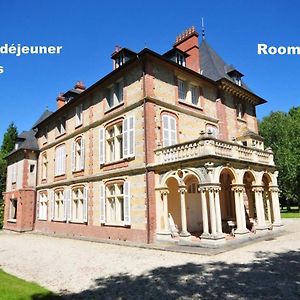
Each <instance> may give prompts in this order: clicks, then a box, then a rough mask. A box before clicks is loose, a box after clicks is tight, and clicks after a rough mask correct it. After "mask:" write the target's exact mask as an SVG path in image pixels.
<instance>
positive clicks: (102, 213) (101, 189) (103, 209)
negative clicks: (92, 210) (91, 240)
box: [99, 182, 106, 224]
mask: <svg viewBox="0 0 300 300" xmlns="http://www.w3.org/2000/svg"><path fill="white" fill-rule="evenodd" d="M99 194H100V197H99V200H100V205H99V206H100V223H101V224H105V219H106V205H105V202H106V199H105V185H104V183H103V182H100V186H99Z"/></svg>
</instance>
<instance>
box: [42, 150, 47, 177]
mask: <svg viewBox="0 0 300 300" xmlns="http://www.w3.org/2000/svg"><path fill="white" fill-rule="evenodd" d="M47 174H48V159H47V153H46V152H44V153H43V154H42V180H46V179H47Z"/></svg>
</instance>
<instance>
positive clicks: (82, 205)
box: [70, 187, 87, 223]
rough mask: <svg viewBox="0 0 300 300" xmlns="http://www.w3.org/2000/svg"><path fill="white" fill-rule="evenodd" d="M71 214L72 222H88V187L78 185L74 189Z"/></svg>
mask: <svg viewBox="0 0 300 300" xmlns="http://www.w3.org/2000/svg"><path fill="white" fill-rule="evenodd" d="M70 212H71V216H70V219H71V221H72V222H78V223H83V222H87V188H86V187H76V188H74V189H73V190H72V199H71V210H70Z"/></svg>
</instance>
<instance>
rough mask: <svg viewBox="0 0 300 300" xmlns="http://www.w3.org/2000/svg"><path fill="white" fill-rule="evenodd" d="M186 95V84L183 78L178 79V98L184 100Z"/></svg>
mask: <svg viewBox="0 0 300 300" xmlns="http://www.w3.org/2000/svg"><path fill="white" fill-rule="evenodd" d="M186 97H187V84H186V82H185V81H184V80H182V79H178V99H179V100H181V101H186Z"/></svg>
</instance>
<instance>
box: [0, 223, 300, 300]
mask: <svg viewBox="0 0 300 300" xmlns="http://www.w3.org/2000/svg"><path fill="white" fill-rule="evenodd" d="M284 222H285V229H286V230H287V231H288V233H287V234H285V235H282V236H279V237H277V238H275V239H272V240H269V241H261V242H257V243H254V244H251V245H248V246H245V247H242V248H239V249H236V250H233V251H229V252H226V253H222V254H218V255H215V256H203V255H196V254H186V253H174V252H166V251H159V250H152V249H141V248H135V247H125V246H118V245H110V244H102V243H94V242H87V241H80V240H71V239H63V238H54V237H47V236H42V235H36V234H17V233H9V232H1V233H0V268H2V269H4V270H5V271H6V272H8V273H11V274H13V275H16V276H18V277H20V278H24V279H26V280H29V281H35V282H37V283H39V284H40V285H42V286H45V287H47V288H48V289H50V290H52V291H54V292H58V293H61V294H63V295H64V298H65V299H70V300H71V299H217V298H219V299H220V300H221V299H300V219H298V220H296V219H286V220H284ZM0 284H1V283H0ZM0 299H1V295H0ZM36 299H40V298H36Z"/></svg>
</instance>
